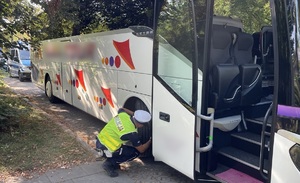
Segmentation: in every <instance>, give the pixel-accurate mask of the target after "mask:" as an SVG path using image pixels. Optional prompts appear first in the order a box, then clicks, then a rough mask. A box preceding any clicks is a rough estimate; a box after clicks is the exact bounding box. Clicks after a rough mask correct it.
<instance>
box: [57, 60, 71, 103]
mask: <svg viewBox="0 0 300 183" xmlns="http://www.w3.org/2000/svg"><path fill="white" fill-rule="evenodd" d="M72 77H73V76H72V72H71V67H70V65H69V64H66V63H62V72H61V77H60V80H61V81H60V82H61V84H62V99H63V100H64V101H65V102H67V103H69V104H71V105H73V101H72Z"/></svg>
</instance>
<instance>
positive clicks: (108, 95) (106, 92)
mask: <svg viewBox="0 0 300 183" xmlns="http://www.w3.org/2000/svg"><path fill="white" fill-rule="evenodd" d="M101 90H102V92H103V94H104V96H105V98H106V100H107V102H108V103H109V104H110V105H111V106H112V107H114V103H113V101H112V98H111V92H110V88H103V87H101ZM103 100H104V99H103ZM105 103H106V101H105ZM103 104H104V101H103ZM104 105H105V104H104Z"/></svg>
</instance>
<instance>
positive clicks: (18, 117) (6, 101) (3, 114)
mask: <svg viewBox="0 0 300 183" xmlns="http://www.w3.org/2000/svg"><path fill="white" fill-rule="evenodd" d="M3 74H4V73H3V71H1V75H3ZM2 79H3V77H2V76H1V78H0V101H1V102H0V132H1V131H8V130H11V129H12V128H14V127H18V125H19V123H20V121H22V120H24V119H26V118H27V117H28V114H29V113H30V111H31V109H30V108H28V107H27V105H26V102H25V101H24V100H23V99H22V98H21V97H20V96H17V95H15V94H14V93H13V92H12V91H10V90H9V88H7V86H6V85H5V84H4V83H3V80H2Z"/></svg>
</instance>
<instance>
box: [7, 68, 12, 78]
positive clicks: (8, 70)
mask: <svg viewBox="0 0 300 183" xmlns="http://www.w3.org/2000/svg"><path fill="white" fill-rule="evenodd" d="M7 72H8V74H9V77H10V78H12V75H11V72H10V69H9V68H8V69H7Z"/></svg>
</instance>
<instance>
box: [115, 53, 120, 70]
mask: <svg viewBox="0 0 300 183" xmlns="http://www.w3.org/2000/svg"><path fill="white" fill-rule="evenodd" d="M115 66H116V68H119V67H120V66H121V59H120V57H119V56H116V58H115Z"/></svg>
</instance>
